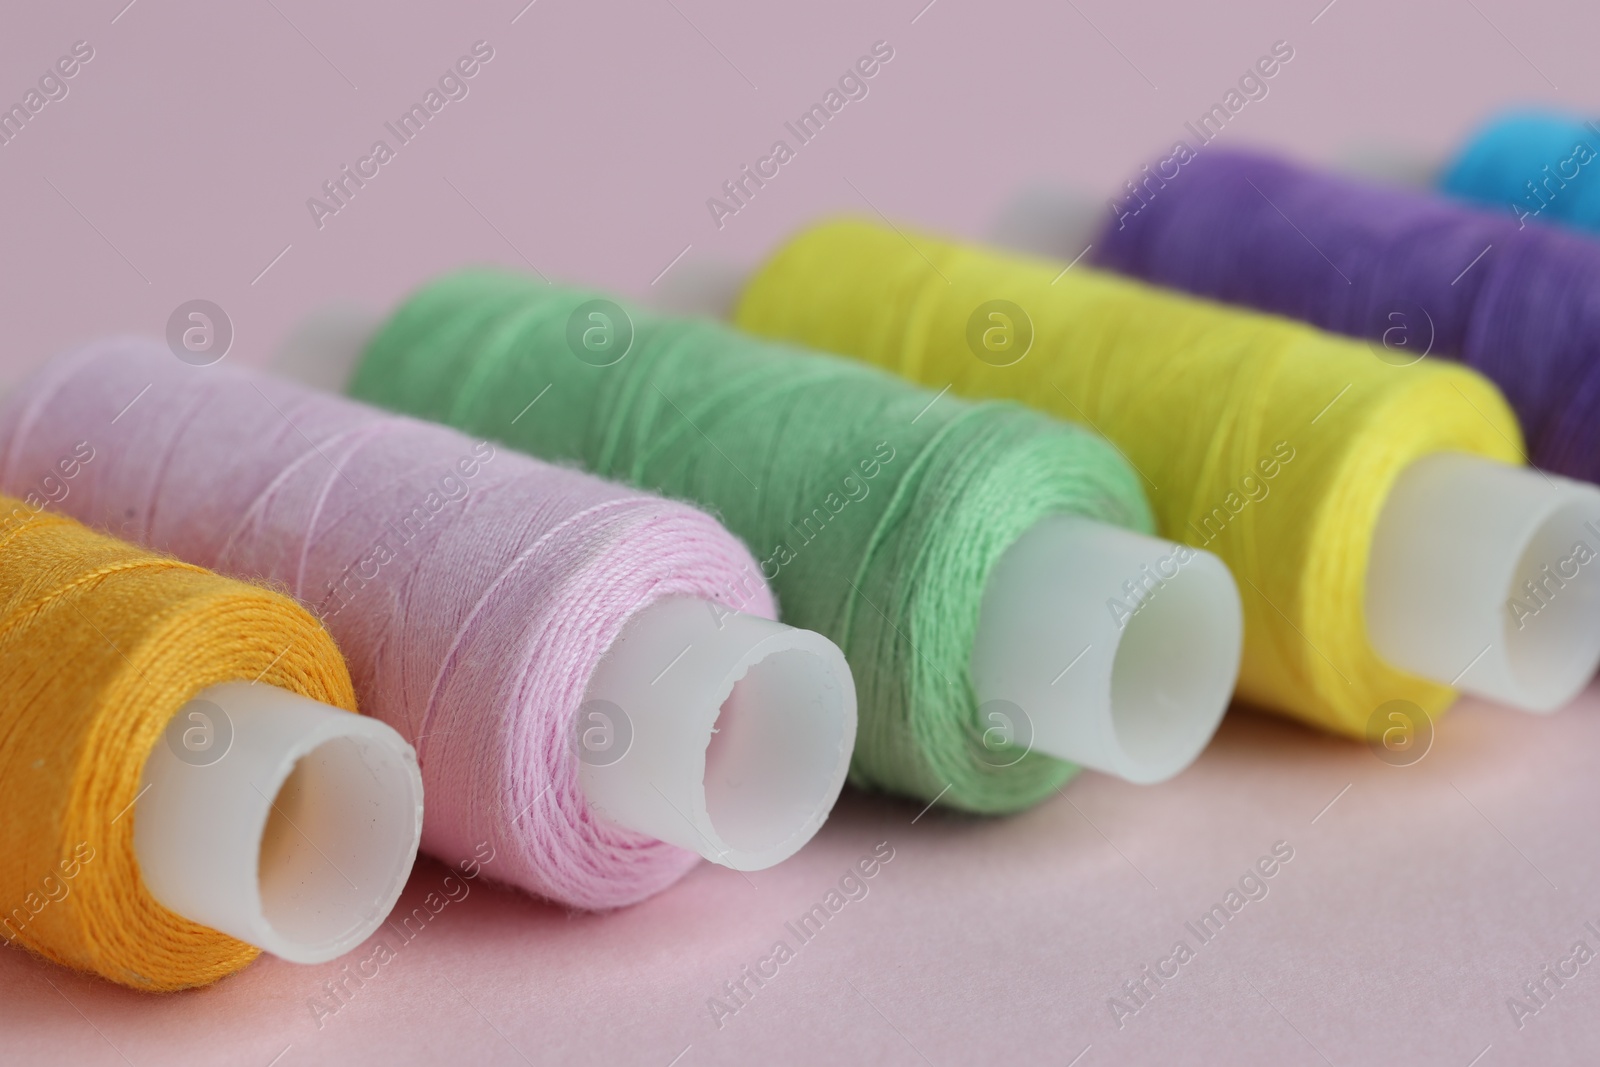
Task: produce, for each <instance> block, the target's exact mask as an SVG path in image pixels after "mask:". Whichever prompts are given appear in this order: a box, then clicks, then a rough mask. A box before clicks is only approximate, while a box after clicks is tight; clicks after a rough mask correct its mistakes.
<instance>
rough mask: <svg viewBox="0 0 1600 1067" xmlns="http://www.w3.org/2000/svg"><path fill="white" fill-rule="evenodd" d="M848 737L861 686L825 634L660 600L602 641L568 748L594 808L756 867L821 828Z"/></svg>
mask: <svg viewBox="0 0 1600 1067" xmlns="http://www.w3.org/2000/svg"><path fill="white" fill-rule="evenodd" d="M855 740H856V690H855V682H854V680H853V679H852V678H851V676H850V667H849V665H848V664H847V663H846V662H845V658H844V653H842V652H840V651H839V649H838V647H837V646H836V645H834V644H833V642H831V641H829V640H828V639H827V638H825V637H823V636H821V635H820V634H815V633H812V632H811V631H809V630H798V629H795V628H794V627H792V626H784V625H783V624H781V623H776V622H771V621H769V620H767V619H762V618H758V617H756V616H753V615H744V614H741V613H739V612H735V611H729V610H727V609H726V608H723V607H720V606H718V605H714V604H712V603H710V602H709V601H704V600H698V599H695V598H693V597H667V598H664V599H662V600H658V601H656V602H655V603H654V604H651V605H650V606H649V607H647V608H645V609H644V610H642V611H640V612H638V613H637V614H636V615H634V617H633V618H632V619H630V620H629V621H628V623H627V625H626V626H625V627H624V628H623V631H622V634H621V635H620V636H619V637H618V638H617V640H616V641H615V642H613V643H612V646H611V648H610V649H608V650H607V651H606V654H605V656H604V657H603V658H602V660H601V662H600V666H599V667H598V668H597V669H596V671H595V673H594V676H593V677H592V678H591V679H590V681H589V688H588V691H587V692H586V693H585V700H584V704H583V706H582V708H581V709H580V710H579V713H578V719H577V721H576V722H575V723H574V730H573V735H572V740H571V745H572V749H573V752H574V754H575V755H576V757H577V759H578V760H579V769H578V777H579V781H580V783H581V784H582V786H583V792H584V796H585V797H586V798H587V799H588V801H589V804H590V806H591V807H592V808H594V809H595V811H596V812H598V813H599V814H601V815H604V816H605V817H606V818H608V819H610V820H611V821H613V822H616V823H619V824H621V825H622V826H625V827H627V828H628V829H630V830H635V831H637V832H639V833H641V834H645V835H647V836H649V837H654V838H656V839H657V840H659V841H666V842H669V843H671V844H674V845H678V846H679V847H681V848H685V849H688V850H690V851H692V852H698V853H699V854H700V855H702V856H704V857H705V858H706V859H708V860H711V861H712V862H714V863H720V864H722V865H723V866H724V867H732V868H733V869H735V870H741V871H756V870H761V869H762V868H765V867H770V866H772V865H773V864H775V863H778V862H780V861H781V860H784V859H787V858H788V857H789V856H791V855H793V854H794V853H795V852H796V851H797V850H798V849H799V848H800V846H802V845H804V844H805V843H806V842H807V841H809V840H810V839H811V837H812V835H813V834H815V833H816V832H817V830H818V829H820V828H821V826H822V824H823V822H824V821H825V820H826V819H827V817H828V812H829V811H830V810H831V809H832V807H833V803H834V801H835V800H837V799H838V797H839V791H840V789H842V788H843V786H844V778H845V771H846V770H847V769H848V768H849V765H850V753H851V750H852V749H853V748H854V747H855Z"/></svg>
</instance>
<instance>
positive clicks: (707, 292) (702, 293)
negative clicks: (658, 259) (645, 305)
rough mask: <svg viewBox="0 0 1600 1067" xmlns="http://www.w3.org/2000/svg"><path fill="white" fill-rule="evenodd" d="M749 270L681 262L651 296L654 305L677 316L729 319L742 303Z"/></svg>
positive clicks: (705, 261)
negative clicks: (741, 298)
mask: <svg viewBox="0 0 1600 1067" xmlns="http://www.w3.org/2000/svg"><path fill="white" fill-rule="evenodd" d="M749 278H750V268H749V267H747V266H740V265H739V264H737V263H730V262H727V261H726V260H718V259H699V260H690V261H689V262H687V263H680V264H678V265H677V266H676V267H674V268H672V270H670V271H668V272H667V274H666V276H665V277H663V278H662V279H661V283H660V285H659V286H657V287H656V288H655V289H654V290H653V291H652V293H651V303H652V304H653V305H654V306H655V307H656V308H658V309H659V310H661V311H669V312H672V313H673V314H677V315H699V316H702V317H704V318H708V319H718V320H724V321H725V320H727V319H731V318H732V317H733V309H734V307H735V306H736V305H737V304H738V303H739V294H740V293H742V292H743V291H744V286H745V282H747V281H748V280H749Z"/></svg>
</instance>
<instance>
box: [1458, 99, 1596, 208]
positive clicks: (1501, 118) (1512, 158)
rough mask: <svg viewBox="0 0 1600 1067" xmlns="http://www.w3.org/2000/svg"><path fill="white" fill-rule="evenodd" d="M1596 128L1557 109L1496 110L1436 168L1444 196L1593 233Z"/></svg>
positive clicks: (1590, 121)
mask: <svg viewBox="0 0 1600 1067" xmlns="http://www.w3.org/2000/svg"><path fill="white" fill-rule="evenodd" d="M1597 161H1600V129H1597V124H1596V123H1595V122H1593V121H1592V120H1589V119H1586V118H1582V117H1579V116H1576V115H1570V114H1567V113H1564V112H1560V111H1550V110H1545V109H1535V108H1529V109H1519V110H1516V111H1510V112H1507V113H1505V114H1503V115H1498V116H1496V117H1495V118H1494V119H1492V120H1490V121H1489V122H1488V123H1486V124H1485V125H1484V126H1483V128H1482V129H1480V130H1478V131H1477V132H1476V133H1474V134H1473V135H1472V137H1471V138H1469V139H1468V140H1467V142H1466V144H1465V145H1463V146H1462V148H1461V151H1460V152H1459V153H1458V154H1457V155H1456V157H1455V158H1454V159H1453V160H1451V161H1450V163H1449V164H1448V165H1447V166H1446V167H1445V168H1444V170H1443V172H1442V173H1441V174H1440V175H1439V189H1440V190H1441V191H1443V192H1445V193H1448V194H1450V195H1451V196H1455V197H1460V198H1461V199H1463V200H1467V201H1471V202H1473V203H1476V204H1479V205H1481V206H1483V207H1484V208H1486V209H1489V210H1491V211H1496V212H1500V213H1504V214H1507V215H1509V216H1510V217H1511V218H1514V219H1516V220H1517V223H1518V224H1519V225H1526V224H1528V223H1530V222H1535V221H1537V222H1546V223H1555V224H1560V225H1565V226H1570V227H1572V228H1574V229H1577V230H1582V231H1585V232H1587V233H1589V234H1590V235H1593V234H1595V233H1596V232H1600V177H1596V174H1597V173H1600V162H1597Z"/></svg>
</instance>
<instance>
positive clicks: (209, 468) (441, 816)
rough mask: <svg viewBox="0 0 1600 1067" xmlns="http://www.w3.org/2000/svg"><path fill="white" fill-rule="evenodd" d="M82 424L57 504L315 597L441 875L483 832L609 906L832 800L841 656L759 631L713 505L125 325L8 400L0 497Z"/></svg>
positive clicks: (757, 602)
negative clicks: (192, 360)
mask: <svg viewBox="0 0 1600 1067" xmlns="http://www.w3.org/2000/svg"><path fill="white" fill-rule="evenodd" d="M84 435H92V436H93V440H94V441H95V444H96V447H97V448H99V450H100V452H101V457H102V458H100V459H99V460H97V461H96V462H95V463H94V464H92V465H90V466H88V467H86V468H84V470H83V471H82V472H81V473H80V474H79V475H78V477H77V479H76V480H75V481H74V483H73V487H72V491H71V493H70V494H69V495H68V496H66V497H65V499H63V500H62V501H61V503H60V505H59V506H60V507H61V508H63V509H64V510H67V511H69V512H71V513H72V514H74V515H75V516H77V517H78V518H80V519H83V520H84V521H87V522H90V523H93V524H96V525H98V526H100V527H102V528H105V529H108V530H111V531H114V532H117V533H119V534H122V535H124V536H127V537H129V538H131V539H134V540H137V541H139V542H141V543H144V544H148V545H151V546H153V547H155V548H157V549H159V550H162V551H170V552H172V553H174V554H175V555H177V556H179V557H180V558H184V559H187V560H189V561H190V562H194V563H199V564H202V565H207V566H213V567H215V568H216V569H218V570H220V571H222V572H224V573H231V574H237V575H244V576H249V577H252V578H257V579H261V580H264V581H267V582H271V583H274V584H277V585H279V586H281V587H282V588H283V589H285V590H286V591H287V592H288V593H290V594H291V595H292V596H294V597H295V598H296V599H298V600H300V601H301V602H302V603H304V604H306V605H308V606H310V607H311V608H312V610H313V611H314V613H315V614H316V615H317V616H318V617H319V618H321V619H323V620H324V621H325V622H326V624H327V626H328V627H329V629H330V630H331V631H332V633H333V635H334V636H335V637H336V638H337V639H338V640H339V643H340V646H341V647H342V648H343V649H344V651H345V653H346V656H347V657H348V660H349V662H350V667H351V673H352V676H353V677H354V680H355V687H356V691H357V693H359V694H360V696H361V699H362V702H363V706H364V707H366V708H367V709H368V710H369V712H370V713H371V714H374V715H376V716H378V717H380V718H382V719H383V720H384V721H386V722H388V723H390V724H391V725H393V726H394V727H395V728H396V729H397V730H399V731H400V733H401V734H402V735H403V736H405V737H406V738H407V739H408V740H410V741H411V743H412V744H414V745H415V746H416V749H417V754H418V759H419V762H420V764H421V767H422V774H423V778H424V781H425V782H426V786H427V789H428V798H429V804H428V812H427V817H426V820H425V824H424V832H423V843H424V847H425V848H426V849H427V850H428V851H429V852H431V853H432V854H434V855H437V856H439V857H440V858H442V859H445V860H446V861H449V862H455V861H457V860H459V859H460V858H461V857H464V856H472V855H474V854H478V855H480V856H481V854H482V853H481V851H479V850H480V849H481V847H482V846H483V845H484V844H486V843H487V844H488V845H489V846H490V848H491V849H492V854H493V856H494V859H493V862H492V864H487V865H486V868H485V869H486V871H487V873H488V874H489V875H490V876H491V877H494V878H496V879H498V880H500V881H503V882H508V883H511V884H514V885H517V886H520V887H522V888H524V889H527V890H529V891H532V892H536V893H539V894H541V895H543V896H546V897H549V898H551V899H554V900H557V901H560V902H563V903H566V904H569V905H572V906H576V907H585V908H603V907H612V906H617V905H622V904H627V903H631V902H633V901H637V900H639V899H641V898H643V897H645V896H648V895H649V894H651V893H654V892H656V891H658V890H660V889H662V888H664V887H665V886H667V885H669V884H670V883H671V882H673V881H674V880H676V879H677V878H678V877H680V876H681V875H682V874H683V873H684V872H685V871H686V870H687V869H688V868H689V867H690V866H691V865H692V864H693V863H694V862H695V851H698V852H700V853H701V854H705V855H708V856H710V857H711V858H714V859H717V860H718V861H719V862H723V863H726V864H728V865H733V866H742V867H746V868H750V869H753V868H755V867H759V866H765V865H768V864H770V863H773V862H777V860H778V859H781V858H783V857H784V856H786V855H788V854H790V853H792V852H793V851H794V850H795V849H797V848H799V847H800V845H801V844H803V843H804V842H805V841H806V840H807V839H809V837H810V836H811V835H812V834H813V833H814V832H815V831H816V829H817V828H818V826H820V824H821V822H822V820H823V819H824V818H825V817H826V813H827V811H828V809H829V808H830V807H831V805H832V803H833V800H834V799H835V798H836V797H837V795H838V792H839V789H840V787H841V785H842V783H843V777H844V770H845V765H846V761H847V759H848V753H849V750H850V747H851V745H852V742H853V739H854V726H855V705H854V691H853V689H852V687H851V685H850V679H849V671H848V668H847V667H846V666H845V664H844V661H843V658H842V656H840V655H839V653H838V650H837V649H835V648H833V646H831V645H830V644H829V643H828V642H826V641H825V640H823V639H822V638H820V637H818V636H817V635H815V634H808V633H806V632H804V631H799V630H794V629H792V628H789V627H784V626H779V625H777V624H776V623H773V622H770V621H768V620H769V619H770V617H771V614H772V601H771V597H770V594H769V592H768V591H767V589H766V587H765V586H764V585H763V584H762V583H761V582H760V581H759V579H756V580H752V578H751V574H752V572H753V568H754V561H753V560H752V559H751V558H750V555H749V553H748V552H747V551H746V550H745V549H744V548H743V546H742V545H740V544H739V543H738V542H737V541H736V540H735V539H734V538H733V537H732V536H731V535H729V534H728V533H727V532H726V531H724V530H723V529H722V528H721V527H720V526H718V525H717V523H716V522H715V521H714V520H712V519H711V518H710V517H709V516H707V515H704V514H702V513H700V512H698V511H695V510H694V509H692V508H689V507H686V506H684V505H681V504H676V503H672V502H668V501H664V500H660V499H658V498H653V497H648V496H645V495H643V494H640V493H636V492H631V491H628V490H625V489H623V488H621V487H619V486H614V485H610V484H607V483H604V482H601V481H599V480H597V479H594V478H590V477H588V476H586V475H582V474H579V473H576V472H573V471H566V470H559V469H557V468H554V467H550V466H547V465H544V464H540V463H537V462H535V461H533V460H529V459H526V458H524V457H520V456H516V455H514V454H508V453H503V452H500V451H497V450H496V449H495V448H494V447H493V446H492V445H489V444H487V443H486V442H474V441H473V440H472V439H470V438H467V437H464V436H462V435H460V434H457V433H455V432H453V431H450V430H446V429H444V428H442V427H436V426H430V425H427V424H424V423H419V422H415V421H413V420H410V419H404V418H397V417H393V416H389V415H386V414H384V413H382V412H378V411H375V410H373V409H371V408H367V407H365V406H364V405H361V404H357V403H355V402H353V401H349V400H345V399H343V398H341V397H337V396H331V395H324V394H317V393H313V392H310V391H307V390H305V389H303V388H301V387H299V386H296V385H294V384H292V383H288V382H283V381H278V380H274V379H272V378H269V377H267V376H264V375H255V374H250V373H247V372H242V371H234V370H230V369H228V368H225V367H205V368H197V367H191V366H189V365H187V364H183V363H180V362H179V361H177V360H174V359H173V358H172V357H171V355H170V354H169V353H168V352H167V351H166V349H165V348H164V347H162V346H161V345H159V344H158V343H156V342H147V341H142V340H138V339H112V340H107V341H104V342H98V343H95V344H91V345H89V346H87V347H85V348H84V349H82V350H80V351H78V352H76V353H73V354H70V355H69V356H67V357H65V358H62V359H59V360H57V361H56V362H54V363H53V364H51V365H49V366H47V367H46V368H45V369H44V370H43V371H41V372H40V373H39V374H38V375H37V376H35V377H34V378H33V379H31V380H30V381H28V382H26V383H24V384H23V385H22V386H21V387H20V388H19V390H18V392H17V393H16V395H14V396H13V397H12V398H11V400H10V402H9V403H8V404H7V406H6V408H5V410H4V411H3V412H0V482H3V484H5V485H11V486H21V485H26V484H30V483H31V482H32V481H33V480H35V479H37V478H38V477H39V474H38V472H40V471H42V470H47V469H48V468H49V464H50V463H51V462H53V460H54V457H55V456H57V455H58V454H60V453H61V450H62V449H63V448H70V447H71V444H70V443H71V442H72V441H76V440H79V439H80V438H81V437H83V436H84ZM735 595H737V596H738V598H739V603H738V604H737V605H735V604H733V603H731V602H730V601H731V598H732V597H733V596H735ZM717 605H721V606H724V607H726V608H727V609H733V608H736V607H737V608H738V609H739V611H740V612H743V613H742V614H741V613H738V612H735V611H734V610H720V609H719V610H717V611H714V610H713V608H714V607H715V606H717ZM719 623H720V624H721V626H720V629H719V626H718V624H719ZM677 637H682V640H681V641H677V642H674V641H673V639H674V638H677ZM668 645H670V648H669V647H667V646H668ZM675 657H676V658H675ZM719 724H720V729H721V732H720V734H717V741H716V743H715V744H713V743H712V737H713V733H714V730H715V729H716V728H717V727H718V725H719ZM691 849H692V850H694V851H690V850H691Z"/></svg>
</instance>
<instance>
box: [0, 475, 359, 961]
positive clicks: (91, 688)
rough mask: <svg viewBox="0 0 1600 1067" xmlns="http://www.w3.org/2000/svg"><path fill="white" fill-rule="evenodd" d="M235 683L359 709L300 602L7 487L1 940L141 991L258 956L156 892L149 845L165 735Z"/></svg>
mask: <svg viewBox="0 0 1600 1067" xmlns="http://www.w3.org/2000/svg"><path fill="white" fill-rule="evenodd" d="M73 454H74V452H73V449H72V447H71V446H70V445H69V447H68V448H67V450H66V451H64V452H62V453H60V455H68V456H70V455H73ZM53 455H54V454H53ZM78 455H79V456H80V458H81V455H82V453H81V452H80V453H78ZM91 455H92V453H91ZM100 459H101V462H104V461H105V459H106V456H105V455H104V453H103V452H102V454H101V457H100ZM92 469H93V468H92V466H91V467H88V468H85V470H84V472H83V473H82V474H80V479H81V478H82V477H83V476H86V475H87V471H88V470H92ZM80 484H81V481H75V482H73V483H72V485H71V490H72V492H76V491H77V488H78V486H79V485H80ZM231 681H245V682H260V683H261V684H263V685H274V686H279V687H281V688H283V689H286V690H289V691H290V692H293V693H297V694H299V695H301V696H304V697H308V698H310V699H312V700H317V701H321V702H322V703H325V704H331V705H334V706H337V707H341V708H346V709H352V710H353V709H354V708H355V694H354V691H353V690H352V688H351V683H350V676H349V674H348V672H347V671H346V669H345V664H344V661H343V659H342V658H341V657H340V655H339V651H338V649H337V648H335V647H334V643H333V639H332V638H331V637H330V636H329V635H328V633H327V631H326V630H324V629H323V627H322V626H321V625H320V624H319V623H318V622H317V620H316V619H314V618H313V617H312V616H311V615H310V614H309V613H308V612H306V611H305V610H304V609H303V608H301V607H300V606H298V605H297V604H295V603H294V602H293V601H291V600H290V599H289V598H287V597H285V596H282V595H281V594H278V593H275V592H272V591H270V590H268V589H264V588H260V587H258V586H255V585H250V584H247V583H245V582H240V581H235V580H233V579H230V578H223V577H220V576H218V575H216V574H212V573H210V572H209V571H206V570H204V569H202V568H200V567H196V566H192V565H190V564H187V563H181V562H179V561H178V560H175V559H171V558H168V557H166V556H161V555H157V554H155V553H153V552H149V551H146V550H144V549H140V548H135V547H134V546H132V545H130V544H126V543H124V542H122V541H118V540H116V539H115V538H112V537H108V536H105V535H104V534H100V533H96V532H94V531H92V530H89V529H87V528H85V527H83V526H81V525H79V524H78V523H76V522H73V521H72V520H71V519H68V518H64V517H62V516H59V515H53V514H50V513H48V512H41V511H39V510H38V508H37V507H35V506H34V505H33V504H32V503H29V502H24V501H22V500H17V499H14V498H11V497H0V689H4V690H5V693H6V699H5V702H4V705H3V709H0V908H3V909H4V912H3V914H0V939H3V940H6V941H12V942H15V943H16V944H19V945H23V946H25V947H27V948H29V949H32V950H33V951H34V952H37V953H39V954H40V955H41V956H45V957H46V958H48V959H51V960H54V961H55V962H57V963H61V964H65V965H66V966H68V967H74V968H77V969H78V970H82V971H89V972H92V973H94V974H98V975H101V976H102V977H105V978H108V979H110V980H111V981H113V982H117V983H119V984H121V985H125V986H130V987H132V988H134V989H143V990H156V991H165V990H175V989H186V988H189V987H191V986H201V985H206V984H208V983H210V982H214V981H216V980H217V979H218V978H221V977H223V976H224V975H228V974H232V973H233V972H234V971H237V970H239V969H240V968H241V967H243V966H245V965H246V964H247V963H249V962H250V961H251V960H253V959H255V957H256V955H257V954H258V950H257V949H255V948H253V947H252V946H250V945H247V944H245V943H244V942H242V941H238V940H235V939H234V938H232V937H229V936H227V935H226V934H222V933H219V932H217V931H216V930H212V929H210V928H209V927H205V926H201V925H199V924H198V923H194V922H191V921H189V920H188V919H185V918H184V917H182V916H180V915H177V914H175V913H174V912H172V911H169V910H168V909H167V908H165V907H163V906H162V905H161V904H160V903H159V902H157V901H156V900H155V898H154V897H152V896H151V895H150V893H149V891H148V890H146V889H145V887H144V883H143V882H142V881H141V879H140V875H139V865H138V860H137V859H136V857H135V854H134V849H133V826H134V802H135V799H136V797H137V796H138V794H139V788H140V786H139V780H140V775H141V773H142V771H143V769H144V763H145V760H146V758H147V757H148V756H149V754H150V751H151V746H153V745H155V744H159V743H162V742H161V741H160V738H161V735H162V732H163V731H164V730H165V729H166V726H167V723H168V721H169V720H170V719H171V718H172V717H173V716H174V715H175V714H177V713H178V711H179V710H180V709H181V708H182V707H183V706H184V705H185V704H187V703H188V702H189V701H190V700H191V699H193V698H194V697H195V696H196V695H197V694H198V693H199V692H200V691H201V690H203V689H206V688H208V687H209V686H212V685H216V684H219V683H222V682H231Z"/></svg>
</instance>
